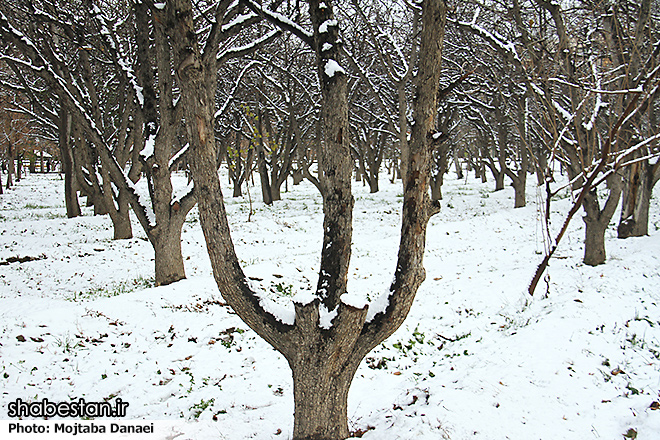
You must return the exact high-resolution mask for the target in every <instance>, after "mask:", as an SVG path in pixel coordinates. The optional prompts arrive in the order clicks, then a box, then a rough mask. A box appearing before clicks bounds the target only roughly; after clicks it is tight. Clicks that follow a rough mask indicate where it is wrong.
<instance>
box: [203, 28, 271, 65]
mask: <svg viewBox="0 0 660 440" xmlns="http://www.w3.org/2000/svg"><path fill="white" fill-rule="evenodd" d="M280 33H282V31H281V30H279V29H274V30H272V31H270V32H268V33H267V34H265V35H263V36H261V37H259V38H257V39H256V40H254V41H252V42H250V43H248V44H245V45H243V46H237V47H232V48H230V49H227V50H226V51H224V52H222V53H220V52H218V55H217V56H216V59H217V60H218V61H222V60H226V59H229V58H238V57H240V56H243V55H245V54H248V53H250V52H252V51H253V50H255V49H257V48H259V47H260V46H261V45H263V44H266V43H268V42H269V41H271V40H273V39H274V38H275V37H276V36H278V35H279V34H280Z"/></svg>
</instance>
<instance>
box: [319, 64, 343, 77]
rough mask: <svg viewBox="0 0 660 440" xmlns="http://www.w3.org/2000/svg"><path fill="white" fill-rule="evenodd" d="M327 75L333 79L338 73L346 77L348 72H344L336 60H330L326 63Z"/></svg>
mask: <svg viewBox="0 0 660 440" xmlns="http://www.w3.org/2000/svg"><path fill="white" fill-rule="evenodd" d="M324 71H325V74H326V75H328V77H330V78H332V77H333V76H335V74H336V73H343V74H344V75H345V74H346V71H345V70H344V68H343V67H341V66H340V65H339V63H338V62H337V61H335V60H328V61H327V62H326V63H325V68H324Z"/></svg>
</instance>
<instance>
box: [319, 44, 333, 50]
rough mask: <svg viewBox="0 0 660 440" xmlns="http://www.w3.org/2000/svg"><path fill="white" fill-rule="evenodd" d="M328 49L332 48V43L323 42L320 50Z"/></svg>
mask: <svg viewBox="0 0 660 440" xmlns="http://www.w3.org/2000/svg"><path fill="white" fill-rule="evenodd" d="M330 49H332V44H330V43H323V47H321V52H327V51H329V50H330Z"/></svg>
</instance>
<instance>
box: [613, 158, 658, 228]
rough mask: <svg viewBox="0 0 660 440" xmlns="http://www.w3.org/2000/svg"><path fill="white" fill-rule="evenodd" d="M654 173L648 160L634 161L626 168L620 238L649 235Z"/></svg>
mask: <svg viewBox="0 0 660 440" xmlns="http://www.w3.org/2000/svg"><path fill="white" fill-rule="evenodd" d="M652 174H653V173H652V167H651V166H649V164H648V161H643V162H637V163H634V164H632V165H630V166H629V167H628V168H627V169H626V170H625V172H624V189H623V202H622V207H621V220H620V221H619V227H618V228H617V232H618V237H619V238H628V237H641V236H643V235H648V232H649V231H648V226H649V206H650V203H651V194H652V192H653V182H652Z"/></svg>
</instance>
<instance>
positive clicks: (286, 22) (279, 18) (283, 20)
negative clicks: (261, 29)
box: [243, 0, 314, 47]
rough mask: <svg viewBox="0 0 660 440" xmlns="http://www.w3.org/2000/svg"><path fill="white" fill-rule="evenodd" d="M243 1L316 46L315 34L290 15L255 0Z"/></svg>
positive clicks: (252, 8)
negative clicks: (266, 6)
mask: <svg viewBox="0 0 660 440" xmlns="http://www.w3.org/2000/svg"><path fill="white" fill-rule="evenodd" d="M243 3H244V4H245V5H246V6H247V7H248V8H250V9H251V10H253V11H254V12H256V13H257V14H259V15H261V16H262V17H264V18H266V19H267V20H268V21H270V22H271V23H273V24H275V25H277V26H279V27H280V28H282V29H284V30H285V31H289V32H291V33H292V34H294V35H295V36H297V37H298V38H300V39H301V40H302V41H303V42H305V43H306V44H307V45H309V46H311V47H313V46H314V34H312V33H311V32H309V31H308V30H307V29H305V28H303V27H302V26H300V25H299V24H297V23H295V22H293V21H292V20H291V19H290V18H289V17H286V16H284V15H282V14H280V13H279V12H275V11H271V10H270V9H266V8H264V7H263V6H262V5H260V4H258V3H257V2H256V1H255V0H243Z"/></svg>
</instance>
